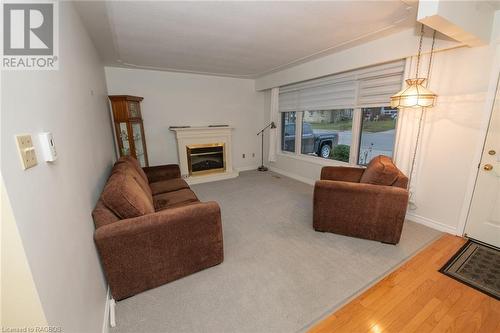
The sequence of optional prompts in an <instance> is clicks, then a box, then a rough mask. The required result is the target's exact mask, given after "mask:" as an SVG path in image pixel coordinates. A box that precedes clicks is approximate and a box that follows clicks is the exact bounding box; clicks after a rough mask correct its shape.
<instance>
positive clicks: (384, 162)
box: [359, 155, 400, 186]
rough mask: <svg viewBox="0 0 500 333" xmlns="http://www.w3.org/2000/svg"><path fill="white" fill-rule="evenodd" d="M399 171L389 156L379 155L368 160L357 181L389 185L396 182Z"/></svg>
mask: <svg viewBox="0 0 500 333" xmlns="http://www.w3.org/2000/svg"><path fill="white" fill-rule="evenodd" d="M399 173H400V171H399V169H398V168H396V166H395V165H394V163H392V160H391V159H390V158H389V157H387V156H384V155H379V156H377V157H374V158H373V159H372V160H371V161H370V163H369V164H368V166H367V167H366V170H365V171H364V172H363V175H362V176H361V179H360V181H359V182H360V183H367V184H374V185H387V186H390V185H392V184H394V182H396V180H397V178H398V176H399Z"/></svg>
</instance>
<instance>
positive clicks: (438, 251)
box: [309, 235, 500, 333]
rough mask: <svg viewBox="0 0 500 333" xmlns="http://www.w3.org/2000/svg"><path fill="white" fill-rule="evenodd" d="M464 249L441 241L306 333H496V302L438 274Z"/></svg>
mask: <svg viewBox="0 0 500 333" xmlns="http://www.w3.org/2000/svg"><path fill="white" fill-rule="evenodd" d="M464 243H465V240H464V239H463V238H460V237H455V236H451V235H445V236H443V237H441V238H440V239H438V240H437V241H435V242H434V243H433V244H431V245H430V246H428V247H427V248H425V249H424V250H423V251H422V252H420V253H419V254H417V255H416V256H415V257H413V258H412V259H410V260H409V261H408V262H406V263H405V264H404V265H403V266H401V267H400V268H399V269H397V270H396V271H394V272H393V273H391V274H390V275H388V276H387V277H385V278H384V279H383V280H381V281H380V282H378V283H377V284H376V285H374V286H373V287H372V288H370V289H368V290H367V291H366V292H364V293H363V294H361V295H360V296H358V297H357V298H355V299H354V300H353V301H351V302H350V303H348V304H346V305H345V306H344V307H342V308H341V309H339V310H338V311H337V312H335V313H333V314H332V315H330V316H329V317H327V318H326V319H324V320H323V321H321V322H320V323H319V324H318V325H316V326H315V327H313V328H312V329H311V330H310V331H309V332H310V333H326V332H335V333H338V332H356V333H357V332H373V333H380V332H419V333H423V332H460V333H462V332H464V333H465V332H484V333H492V332H500V302H499V301H497V300H495V299H494V298H492V297H489V296H487V295H485V294H483V293H480V292H479V291H477V290H475V289H472V288H470V287H468V286H466V285H464V284H462V283H459V282H457V281H455V280H453V279H452V278H450V277H448V276H445V275H443V274H441V273H439V272H438V270H439V269H440V268H441V267H442V266H443V265H444V264H445V263H446V261H448V260H449V259H450V258H451V256H452V255H453V254H454V253H455V252H456V251H457V250H458V249H459V248H460V247H461V246H462V245H463V244H464Z"/></svg>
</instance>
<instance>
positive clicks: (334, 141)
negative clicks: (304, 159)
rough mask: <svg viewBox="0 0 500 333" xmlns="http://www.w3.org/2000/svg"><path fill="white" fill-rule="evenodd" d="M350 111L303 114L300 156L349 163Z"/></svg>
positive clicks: (350, 140)
mask: <svg viewBox="0 0 500 333" xmlns="http://www.w3.org/2000/svg"><path fill="white" fill-rule="evenodd" d="M352 115H353V110H352V109H343V110H321V111H314V112H305V113H304V115H303V119H302V144H301V152H302V154H306V155H312V156H319V157H322V158H329V159H332V160H337V161H343V162H349V150H350V146H351V142H352Z"/></svg>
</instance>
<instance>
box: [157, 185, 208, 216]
mask: <svg viewBox="0 0 500 333" xmlns="http://www.w3.org/2000/svg"><path fill="white" fill-rule="evenodd" d="M153 201H154V206H155V210H156V211H160V210H163V209H167V208H173V207H177V206H180V205H184V204H189V203H192V202H198V198H197V197H196V195H195V194H194V192H193V191H191V190H190V189H181V190H178V191H173V192H167V193H161V194H157V195H155V196H154V197H153Z"/></svg>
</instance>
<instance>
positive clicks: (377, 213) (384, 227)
mask: <svg viewBox="0 0 500 333" xmlns="http://www.w3.org/2000/svg"><path fill="white" fill-rule="evenodd" d="M407 205H408V191H407V190H406V189H403V188H400V187H395V186H382V185H372V184H364V183H351V182H340V181H328V180H320V181H317V182H316V184H315V186H314V212H313V226H314V228H315V229H316V230H319V231H331V232H336V233H340V234H344V235H351V236H355V237H362V238H369V239H379V240H381V241H384V242H387V243H393V244H395V243H397V242H398V241H399V237H400V235H401V230H402V228H403V222H404V219H405V215H406V208H407Z"/></svg>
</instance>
